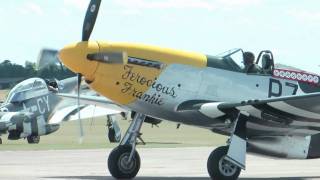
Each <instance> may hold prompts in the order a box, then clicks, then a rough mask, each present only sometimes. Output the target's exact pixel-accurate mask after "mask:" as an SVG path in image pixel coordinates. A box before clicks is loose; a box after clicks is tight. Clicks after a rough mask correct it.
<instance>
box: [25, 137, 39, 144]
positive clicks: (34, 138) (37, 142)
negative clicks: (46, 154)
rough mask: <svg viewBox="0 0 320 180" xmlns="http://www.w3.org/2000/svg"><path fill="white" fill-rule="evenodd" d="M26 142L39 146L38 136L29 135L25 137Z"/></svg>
mask: <svg viewBox="0 0 320 180" xmlns="http://www.w3.org/2000/svg"><path fill="white" fill-rule="evenodd" d="M27 141H28V143H29V144H39V142H40V136H35V135H30V136H28V137H27Z"/></svg>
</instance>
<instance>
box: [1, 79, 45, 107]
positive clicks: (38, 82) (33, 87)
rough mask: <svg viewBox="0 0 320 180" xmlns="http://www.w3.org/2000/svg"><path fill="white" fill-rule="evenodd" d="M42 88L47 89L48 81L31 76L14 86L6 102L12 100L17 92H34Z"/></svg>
mask: <svg viewBox="0 0 320 180" xmlns="http://www.w3.org/2000/svg"><path fill="white" fill-rule="evenodd" d="M41 89H47V86H46V83H45V81H44V80H42V79H40V78H31V79H27V80H24V81H22V82H20V83H19V84H17V85H16V86H15V87H14V88H12V89H11V91H10V92H9V94H8V96H7V98H6V101H5V102H7V103H8V102H11V100H12V98H13V96H14V95H15V94H17V93H21V92H29V91H30V92H34V93H36V92H35V91H37V90H41Z"/></svg>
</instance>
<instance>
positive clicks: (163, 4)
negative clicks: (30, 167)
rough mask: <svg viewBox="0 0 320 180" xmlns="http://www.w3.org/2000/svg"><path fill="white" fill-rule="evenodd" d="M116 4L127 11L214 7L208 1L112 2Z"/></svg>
mask: <svg viewBox="0 0 320 180" xmlns="http://www.w3.org/2000/svg"><path fill="white" fill-rule="evenodd" d="M114 2H115V3H116V4H119V5H121V6H123V7H124V8H129V9H187V8H197V9H207V10H212V9H215V8H216V7H215V6H214V4H213V3H210V1H208V0H154V1H150V0H121V1H118V0H114Z"/></svg>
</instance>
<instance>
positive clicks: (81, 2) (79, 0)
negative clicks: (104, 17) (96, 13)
mask: <svg viewBox="0 0 320 180" xmlns="http://www.w3.org/2000/svg"><path fill="white" fill-rule="evenodd" d="M63 4H64V6H67V7H74V8H76V9H79V10H86V9H87V6H88V4H89V0H63Z"/></svg>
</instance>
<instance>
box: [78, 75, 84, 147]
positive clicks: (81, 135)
mask: <svg viewBox="0 0 320 180" xmlns="http://www.w3.org/2000/svg"><path fill="white" fill-rule="evenodd" d="M77 75H78V84H77V93H78V98H77V105H78V109H77V110H78V121H79V128H80V137H79V143H80V144H81V143H82V140H83V125H82V120H81V116H80V85H81V77H82V75H81V74H80V73H78V74H77Z"/></svg>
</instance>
